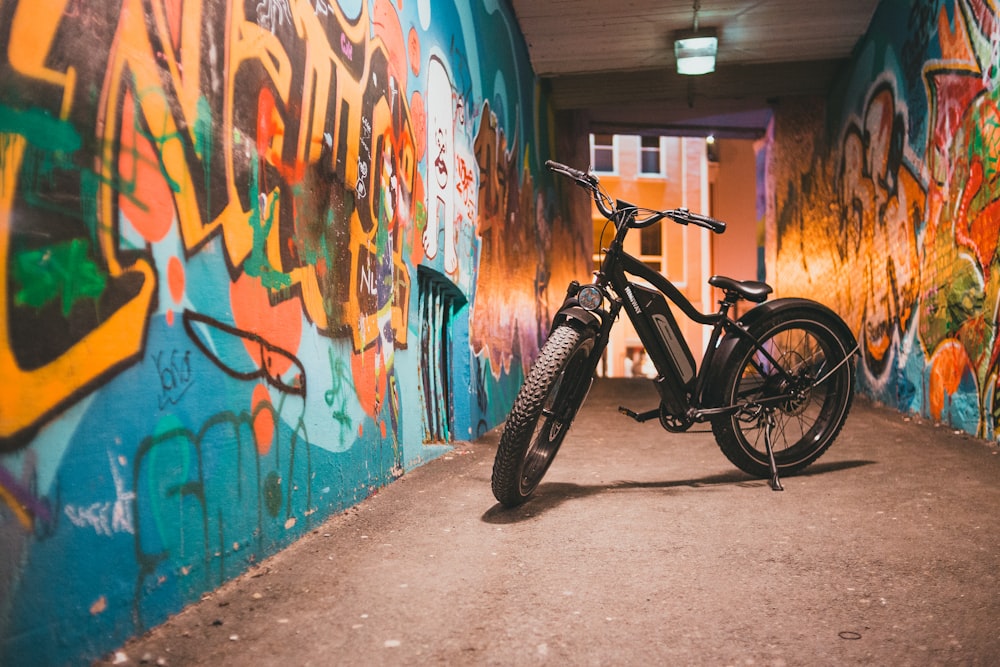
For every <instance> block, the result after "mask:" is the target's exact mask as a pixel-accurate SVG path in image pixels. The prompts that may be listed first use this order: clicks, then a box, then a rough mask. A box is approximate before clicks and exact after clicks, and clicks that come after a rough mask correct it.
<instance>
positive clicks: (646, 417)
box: [618, 405, 660, 424]
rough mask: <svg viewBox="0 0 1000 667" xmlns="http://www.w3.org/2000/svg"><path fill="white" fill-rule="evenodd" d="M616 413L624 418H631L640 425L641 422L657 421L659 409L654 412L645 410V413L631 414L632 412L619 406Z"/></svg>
mask: <svg viewBox="0 0 1000 667" xmlns="http://www.w3.org/2000/svg"><path fill="white" fill-rule="evenodd" d="M618 412H620V413H622V414H623V415H625V416H626V417H631V418H632V419H634V420H636V421H637V422H639V423H640V424H641V423H643V422H648V421H650V420H651V419H657V418H658V417H659V416H660V410H659V408H657V409H656V410H647V411H646V412H633V411H632V410H629V409H628V408H626V407H625V406H623V405H619V406H618Z"/></svg>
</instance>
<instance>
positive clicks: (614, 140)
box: [590, 132, 618, 176]
mask: <svg viewBox="0 0 1000 667" xmlns="http://www.w3.org/2000/svg"><path fill="white" fill-rule="evenodd" d="M601 134H604V133H603V132H602V133H601ZM601 147H602V148H604V144H602V145H601ZM611 162H612V164H613V166H612V169H611V171H600V170H598V169H597V161H596V160H594V134H593V133H591V135H590V164H591V167H593V169H594V173H595V174H605V175H612V176H617V175H618V135H617V134H612V135H611Z"/></svg>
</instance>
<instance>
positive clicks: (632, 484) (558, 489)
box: [481, 460, 877, 524]
mask: <svg viewBox="0 0 1000 667" xmlns="http://www.w3.org/2000/svg"><path fill="white" fill-rule="evenodd" d="M875 463H877V462H876V461H868V460H856V461H831V462H829V463H816V464H813V465H811V466H809V467H808V468H806V469H805V470H804V471H802V472H800V473H797V474H795V475H789V476H788V477H783V478H782V479H794V478H796V477H799V478H801V477H813V476H815V475H823V474H827V473H831V472H839V471H841V470H850V469H852V468H860V467H862V466H868V465H874V464H875ZM767 485H768V480H766V479H760V478H757V477H751V476H749V475H747V474H746V473H744V472H741V471H739V470H733V471H731V472H725V473H719V474H716V475H706V476H705V477H699V478H697V479H679V480H665V481H651V482H639V481H631V480H615V481H612V482H606V483H603V484H574V483H572V482H543V483H541V484H539V485H538V488H537V489H535V493H534V494H533V495H532V496H531V498H529V499H528V501H527V502H525V503H524V504H523V505H521V506H519V507H514V508H512V509H507V508H505V507H504V506H503V505H501V504H499V503H497V504H495V505H493V506H492V507H491V508H489V509H488V510H486V512H484V513H483V516H482V517H481V519H482V521H483V522H485V523H492V524H510V523H518V522H520V521H527V520H530V519H533V518H534V517H536V516H538V515H539V514H544V513H545V512H547V511H549V510H551V509H553V508H556V507H559V506H560V505H562V504H563V503H565V502H568V501H572V500H579V499H581V498H589V497H591V496H597V495H600V494H602V493H608V492H613V491H623V490H630V489H638V490H645V489H662V490H665V491H668V492H674V491H675V490H682V489H685V488H688V489H702V488H713V487H723V486H739V487H746V488H754V487H763V488H766V487H767Z"/></svg>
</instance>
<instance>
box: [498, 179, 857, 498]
mask: <svg viewBox="0 0 1000 667" xmlns="http://www.w3.org/2000/svg"><path fill="white" fill-rule="evenodd" d="M546 166H547V167H548V168H549V169H551V170H552V171H554V172H556V173H558V174H561V175H564V176H567V177H569V178H571V179H573V180H574V181H575V182H576V183H577V184H578V185H580V186H581V187H583V188H585V189H586V190H588V191H589V192H590V193H591V195H592V197H593V200H594V202H595V204H596V206H597V209H598V210H599V211H600V212H601V214H602V215H604V217H605V218H607V219H608V220H609V221H610V222H611V223H613V224H614V227H615V236H614V240H613V241H612V242H611V244H610V246H609V247H608V248H605V249H603V252H604V258H603V260H602V262H601V267H600V270H599V271H597V272H595V273H594V279H593V281H592V282H591V283H589V284H586V285H581V284H580V283H578V282H577V281H573V282H572V283H570V285H569V289H568V290H567V292H566V299H565V301H564V302H563V304H562V306H561V307H560V309H559V311H558V312H557V313H556V316H555V317H554V319H553V322H552V327H551V330H550V332H549V336H548V339H547V341H546V343H545V345H544V346H543V347H542V350H541V352H540V354H539V356H538V359H536V361H535V363H534V365H533V366H532V368H531V371H530V372H529V374H528V377H527V378H526V379H525V382H524V384H523V385H522V387H521V389H520V391H519V392H518V395H517V398H516V399H515V400H514V406H513V408H512V409H511V412H510V415H508V417H507V420H506V423H505V425H504V428H503V433H502V434H501V436H500V444H499V446H498V449H497V453H496V459H495V461H494V463H493V479H492V487H493V495H495V496H496V498H497V500H498V501H500V503H501V504H502V505H504V506H506V507H515V506H517V505H520V504H521V503H523V502H524V501H525V500H527V499H528V497H529V496H530V495H531V494H532V492H533V491H534V490H535V488H536V487H537V486H538V483H539V482H540V481H541V479H542V477H543V476H544V475H545V472H546V471H547V470H548V468H549V466H550V465H551V464H552V460H553V458H554V457H555V455H556V452H558V451H559V446H560V445H561V444H562V442H563V440H564V439H565V437H566V432H567V431H568V430H569V427H570V425H571V424H572V423H573V419H574V417H575V416H576V414H577V411H578V410H579V409H580V406H581V405H582V404H583V402H584V400H585V399H586V397H587V392H588V391H589V390H590V387H591V385H592V383H593V379H594V374H595V372H596V370H597V366H598V363H599V362H600V360H601V357H602V355H603V352H604V349H605V348H606V347H607V344H608V336H609V334H610V333H611V328H612V326H613V325H614V323H615V321H616V320H617V318H618V315H619V313H620V311H621V310H622V309H623V308H624V310H625V313H626V314H627V315H628V317H629V319H630V320H631V321H632V324H633V325H634V326H635V330H636V332H637V333H638V335H639V339H640V340H641V341H642V344H643V346H644V347H645V348H646V353H647V354H648V355H649V358H650V360H651V361H652V363H653V366H654V367H655V368H656V378H655V380H653V381H652V382H653V385H654V386H655V387H656V391H657V393H658V395H659V407H658V408H656V409H653V410H650V411H647V412H642V413H636V412H633V411H632V410H629V409H627V408H624V407H622V408H619V411H620V412H622V413H624V414H626V415H628V416H630V417H632V418H633V419H635V420H637V421H639V422H646V421H649V420H652V419H658V420H659V422H660V424H661V425H662V426H663V428H665V429H666V430H668V431H672V432H678V433H679V432H684V431H686V430H688V429H689V428H691V426H692V425H693V424H695V423H704V422H711V425H712V432H713V433H714V434H715V439H716V442H717V443H718V445H719V448H720V449H721V450H722V452H723V454H725V455H726V458H728V459H729V460H730V461H731V462H732V463H733V464H734V465H735V466H736V467H737V468H739V469H740V470H743V471H744V472H746V473H748V474H750V475H752V476H754V477H761V478H769V479H770V486H771V488H772V489H774V490H776V491H780V490H781V489H782V486H781V481H780V478H779V474H780V475H789V474H793V473H795V472H798V471H801V470H802V469H804V468H805V467H806V466H808V465H810V464H811V463H812V462H813V461H815V460H816V459H818V458H819V457H820V456H821V455H822V454H823V453H824V452H825V451H826V450H827V449H828V448H829V447H830V445H831V443H832V442H833V440H834V438H836V436H837V434H838V433H839V432H840V429H841V427H842V426H843V425H844V421H845V420H846V419H847V414H848V412H849V411H850V408H851V403H852V401H853V399H854V373H855V369H854V363H853V357H854V355H855V354H856V353H857V351H858V344H857V341H856V340H855V337H854V334H853V333H852V332H851V330H850V329H849V328H848V326H847V325H846V324H845V323H844V321H843V320H842V319H841V318H840V316H838V315H837V314H836V313H835V312H833V311H832V310H830V309H829V308H827V307H826V306H824V305H822V304H820V303H817V302H815V301H811V300H809V299H799V298H783V299H775V300H772V301H767V298H768V295H769V294H770V293H771V291H772V289H771V287H770V286H769V285H767V284H766V283H762V282H757V281H749V280H734V279H732V278H727V277H724V276H712V277H711V278H710V279H709V281H708V282H709V284H710V285H712V286H714V287H717V288H718V289H719V290H721V292H722V294H723V295H724V296H723V299H722V300H721V301H720V302H719V304H720V308H719V310H718V312H715V313H701V312H699V311H698V310H697V309H696V308H695V307H694V306H693V305H692V304H691V302H690V301H689V300H688V299H687V298H685V297H684V295H683V294H682V293H681V292H680V291H679V290H678V289H677V287H675V286H674V285H673V284H672V283H671V282H670V281H669V280H667V278H665V277H664V276H662V275H661V274H659V273H657V272H656V271H654V270H652V269H651V268H649V267H647V266H646V265H645V264H643V263H642V262H641V261H640V260H639V259H637V258H636V257H633V256H632V255H629V254H628V253H626V252H625V250H624V240H625V237H626V235H627V234H628V232H629V231H630V230H632V229H641V228H643V227H648V226H650V225H653V224H655V223H656V222H658V221H660V220H664V219H670V220H673V221H674V222H676V223H679V224H682V225H687V224H694V225H698V226H701V227H705V228H707V229H709V230H711V231H713V232H716V233H720V234H721V233H722V232H724V231H725V229H726V224H725V223H724V222H722V221H720V220H715V219H713V218H710V217H708V216H704V215H699V214H696V213H691V212H690V211H688V210H687V209H684V208H677V209H668V210H663V211H657V210H652V209H646V208H640V207H638V206H635V205H633V204H630V203H628V202H624V201H621V200H617V201H613V200H612V199H611V197H610V196H608V194H607V193H606V192H605V191H604V190H603V189H602V188H601V185H600V181H599V179H598V178H597V177H596V176H594V175H593V174H592V173H589V172H582V171H579V170H577V169H573V168H571V167H568V166H566V165H564V164H560V163H558V162H553V161H549V162H546ZM637 279H638V280H639V281H642V282H641V283H640V282H637ZM650 286H651V287H650ZM668 298H669V300H670V301H672V302H673V303H674V304H675V305H676V306H677V307H678V308H680V310H681V311H682V312H683V313H684V314H685V315H686V316H687V317H689V318H690V319H692V320H693V321H695V322H698V323H699V324H703V325H706V326H710V327H712V329H711V335H710V337H709V340H708V345H707V347H706V349H705V353H704V355H703V356H702V364H701V367H700V368H697V365H696V364H695V361H694V357H693V356H692V354H691V350H690V348H689V347H688V345H687V343H686V342H685V340H684V337H683V335H682V334H681V331H680V328H679V327H678V325H677V321H676V320H675V319H674V316H673V313H672V310H671V308H670V306H669V305H668V304H667V299H668ZM741 299H746V300H748V301H751V302H753V303H756V304H759V305H757V306H755V307H754V308H752V309H750V310H749V311H747V312H746V314H744V315H743V316H742V317H740V318H739V319H737V320H733V319H732V318H730V317H729V310H730V308H732V307H733V305H735V304H736V303H737V302H738V301H740V300H741ZM765 302H766V303H765Z"/></svg>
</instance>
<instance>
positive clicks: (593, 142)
mask: <svg viewBox="0 0 1000 667" xmlns="http://www.w3.org/2000/svg"><path fill="white" fill-rule="evenodd" d="M617 148H618V141H617V137H615V135H613V134H592V135H590V163H591V165H592V166H593V168H594V171H596V172H601V173H605V174H615V173H617V172H618V165H617V163H616V160H615V157H616V155H617V153H618V151H617Z"/></svg>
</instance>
